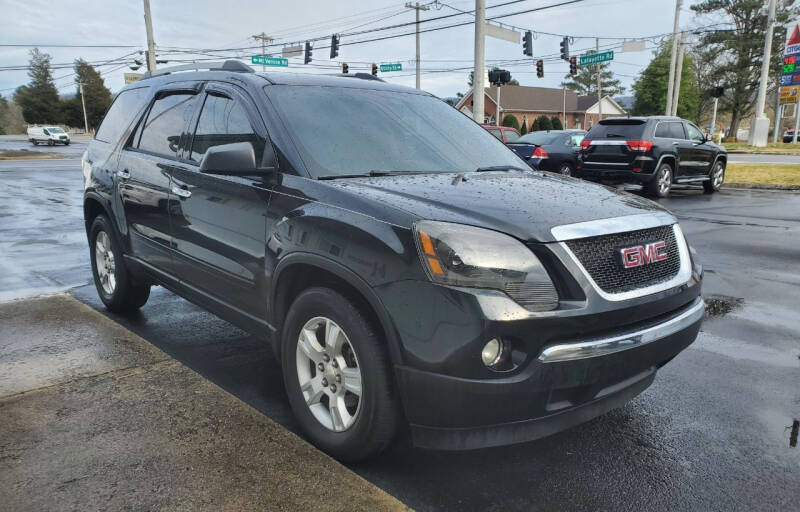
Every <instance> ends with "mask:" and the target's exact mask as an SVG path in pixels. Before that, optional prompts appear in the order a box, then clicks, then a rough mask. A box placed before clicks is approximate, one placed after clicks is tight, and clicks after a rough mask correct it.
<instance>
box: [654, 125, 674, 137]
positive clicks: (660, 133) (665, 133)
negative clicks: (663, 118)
mask: <svg viewBox="0 0 800 512" xmlns="http://www.w3.org/2000/svg"><path fill="white" fill-rule="evenodd" d="M655 136H656V137H663V138H665V139H669V138H671V137H672V134H671V133H670V129H669V123H658V126H656V135H655Z"/></svg>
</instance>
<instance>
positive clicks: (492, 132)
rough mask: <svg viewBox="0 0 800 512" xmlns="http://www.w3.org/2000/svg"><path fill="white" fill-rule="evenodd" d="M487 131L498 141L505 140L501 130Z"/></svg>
mask: <svg viewBox="0 0 800 512" xmlns="http://www.w3.org/2000/svg"><path fill="white" fill-rule="evenodd" d="M486 131H487V132H489V133H491V134H492V135H494V137H495V138H496V139H497V140H503V134H502V133H501V132H500V130H486Z"/></svg>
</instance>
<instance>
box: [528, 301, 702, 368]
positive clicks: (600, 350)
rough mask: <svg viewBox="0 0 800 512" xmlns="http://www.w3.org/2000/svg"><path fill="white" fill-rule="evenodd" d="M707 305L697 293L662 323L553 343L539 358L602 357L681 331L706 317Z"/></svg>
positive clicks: (542, 359)
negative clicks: (581, 340) (679, 311)
mask: <svg viewBox="0 0 800 512" xmlns="http://www.w3.org/2000/svg"><path fill="white" fill-rule="evenodd" d="M705 309H706V306H705V303H704V302H703V299H702V298H700V297H698V298H697V299H695V301H694V303H692V305H691V306H689V308H688V309H686V310H684V311H683V312H681V313H679V314H678V315H676V316H674V317H672V318H670V319H668V320H666V321H664V322H662V323H660V324H657V325H653V326H650V327H647V328H644V329H640V330H638V331H633V332H628V333H625V334H619V335H616V336H609V337H607V338H596V339H593V340H588V341H584V342H578V343H561V344H557V345H550V346H549V347H545V348H544V350H542V352H541V353H540V354H539V361H541V362H543V363H555V362H561V361H574V360H576V359H587V358H590V357H601V356H605V355H608V354H613V353H615V352H621V351H623V350H629V349H632V348H636V347H640V346H642V345H646V344H648V343H652V342H654V341H658V340H660V339H663V338H666V337H667V336H670V335H672V334H675V333H677V332H680V331H682V330H683V329H686V328H688V327H689V326H691V325H693V324H694V323H695V322H698V321H700V320H701V319H702V318H703V314H704V313H705Z"/></svg>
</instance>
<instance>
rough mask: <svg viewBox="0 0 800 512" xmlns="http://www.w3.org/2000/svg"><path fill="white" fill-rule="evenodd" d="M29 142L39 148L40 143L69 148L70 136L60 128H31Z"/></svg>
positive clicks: (29, 128) (29, 129)
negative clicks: (62, 145) (61, 145)
mask: <svg viewBox="0 0 800 512" xmlns="http://www.w3.org/2000/svg"><path fill="white" fill-rule="evenodd" d="M28 140H29V141H31V142H32V143H33V145H34V146H38V145H39V144H40V143H41V144H47V145H48V146H53V145H55V144H64V145H65V146H69V135H67V132H65V131H64V130H62V129H61V128H59V127H58V126H29V127H28Z"/></svg>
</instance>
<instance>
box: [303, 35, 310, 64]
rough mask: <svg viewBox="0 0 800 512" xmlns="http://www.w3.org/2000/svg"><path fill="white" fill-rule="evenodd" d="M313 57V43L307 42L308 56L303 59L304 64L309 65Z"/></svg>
mask: <svg viewBox="0 0 800 512" xmlns="http://www.w3.org/2000/svg"><path fill="white" fill-rule="evenodd" d="M311 55H312V52H311V43H310V42H309V41H306V54H305V57H304V58H303V64H308V63H309V62H311Z"/></svg>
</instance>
